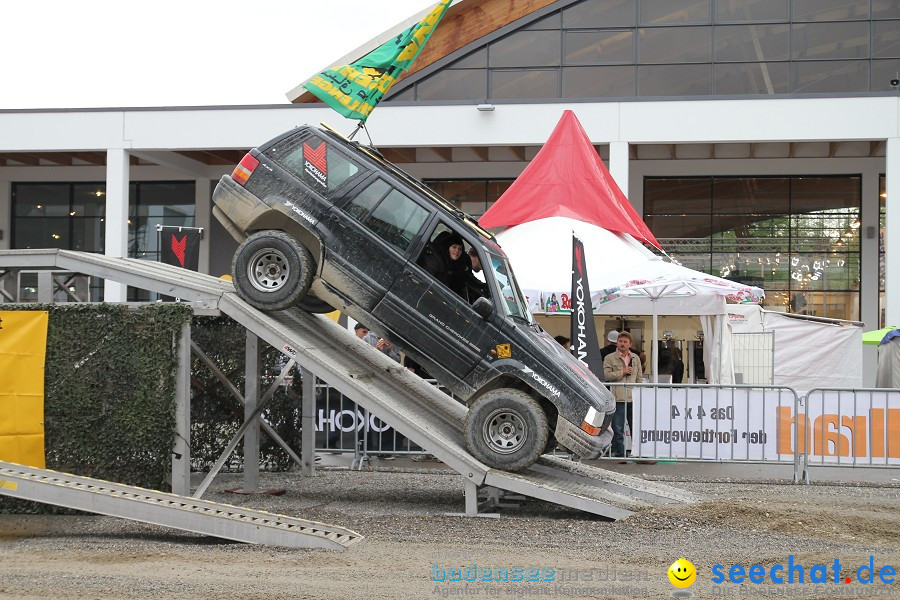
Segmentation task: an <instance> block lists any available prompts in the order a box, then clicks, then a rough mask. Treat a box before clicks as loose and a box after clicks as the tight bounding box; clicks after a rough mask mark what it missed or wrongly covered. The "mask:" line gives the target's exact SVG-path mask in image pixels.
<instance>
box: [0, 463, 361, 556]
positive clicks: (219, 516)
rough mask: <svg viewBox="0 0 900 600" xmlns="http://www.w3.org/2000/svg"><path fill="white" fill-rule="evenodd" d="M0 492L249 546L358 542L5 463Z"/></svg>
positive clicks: (325, 529) (264, 515)
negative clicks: (243, 543) (244, 543)
mask: <svg viewBox="0 0 900 600" xmlns="http://www.w3.org/2000/svg"><path fill="white" fill-rule="evenodd" d="M0 494H2V495H5V496H11V497H13V498H21V499H23V500H33V501H35V502H43V503H47V504H53V505H56V506H65V507H66V508H74V509H77V510H83V511H86V512H92V513H98V514H101V515H108V516H112V517H120V518H123V519H129V520H132V521H140V522H142V523H151V524H153V525H163V526H165V527H173V528H175V529H181V530H183V531H192V532H194V533H200V534H203V535H209V536H212V537H217V538H223V539H226V540H234V541H236V542H246V543H250V544H267V545H273V546H285V547H288V548H325V549H328V550H345V549H346V548H348V547H350V546H352V545H353V544H355V543H357V542H358V541H360V540H362V539H363V537H362V536H361V535H359V534H358V533H356V532H353V531H350V530H349V529H344V528H342V527H335V526H333V525H326V524H324V523H317V522H315V521H305V520H301V519H295V518H293V517H287V516H284V515H277V514H274V513H269V512H265V511H259V510H250V509H246V508H240V507H237V506H231V505H228V504H218V503H216V502H208V501H206V500H199V499H197V498H189V497H185V496H177V495H175V494H167V493H165V492H156V491H153V490H147V489H144V488H139V487H132V486H128V485H121V484H118V483H110V482H108V481H103V480H101V479H91V478H88V477H78V476H76V475H69V474H67V473H59V472H57V471H50V470H48V469H35V468H33V467H24V466H21V465H16V464H13V463H7V462H0Z"/></svg>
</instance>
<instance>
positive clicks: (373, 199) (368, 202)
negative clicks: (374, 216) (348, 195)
mask: <svg viewBox="0 0 900 600" xmlns="http://www.w3.org/2000/svg"><path fill="white" fill-rule="evenodd" d="M390 189H391V186H389V185H388V184H386V183H385V182H384V181H382V180H381V179H376V180H375V181H373V182H372V183H370V184H369V185H367V186H366V187H365V189H363V190H362V191H361V192H360V193H359V194H357V195H356V197H354V198H353V200H352V201H351V202H350V205H349V206H348V207H347V212H348V213H350V215H352V216H353V217H354V218H355V219H357V220H359V221H364V220H365V218H366V217H367V216H368V215H369V213H371V212H372V211H373V210H374V209H375V207H376V206H377V205H378V203H379V202H380V201H381V199H382V198H384V196H385V194H387V193H388V191H390Z"/></svg>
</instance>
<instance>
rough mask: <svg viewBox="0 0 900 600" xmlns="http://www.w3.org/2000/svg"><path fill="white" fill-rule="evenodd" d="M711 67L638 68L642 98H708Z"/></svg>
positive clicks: (657, 66)
mask: <svg viewBox="0 0 900 600" xmlns="http://www.w3.org/2000/svg"><path fill="white" fill-rule="evenodd" d="M711 70H712V66H711V65H645V66H642V67H638V94H639V95H641V96H708V95H709V94H710V93H711V90H712V76H711V73H710V71H711Z"/></svg>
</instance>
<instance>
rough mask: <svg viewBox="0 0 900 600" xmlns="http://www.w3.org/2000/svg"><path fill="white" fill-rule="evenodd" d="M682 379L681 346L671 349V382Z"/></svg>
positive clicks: (678, 381) (677, 381)
mask: <svg viewBox="0 0 900 600" xmlns="http://www.w3.org/2000/svg"><path fill="white" fill-rule="evenodd" d="M683 380H684V361H683V360H682V359H681V348H673V349H672V383H682V381H683Z"/></svg>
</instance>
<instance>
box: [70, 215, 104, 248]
mask: <svg viewBox="0 0 900 600" xmlns="http://www.w3.org/2000/svg"><path fill="white" fill-rule="evenodd" d="M105 239H106V227H105V223H104V222H103V221H101V220H100V219H92V218H75V219H72V250H80V251H83V252H103V247H104V246H103V244H104V240H105Z"/></svg>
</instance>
